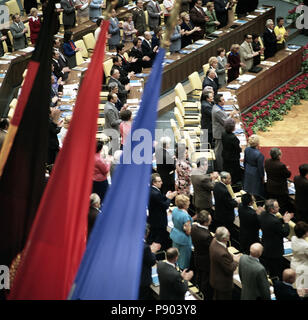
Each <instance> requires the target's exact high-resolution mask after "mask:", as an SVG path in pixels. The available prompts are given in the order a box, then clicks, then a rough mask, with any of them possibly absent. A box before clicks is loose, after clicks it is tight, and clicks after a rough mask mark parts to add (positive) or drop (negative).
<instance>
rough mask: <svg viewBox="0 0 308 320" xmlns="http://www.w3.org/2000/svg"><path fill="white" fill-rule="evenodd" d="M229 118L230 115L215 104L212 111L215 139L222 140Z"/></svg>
mask: <svg viewBox="0 0 308 320" xmlns="http://www.w3.org/2000/svg"><path fill="white" fill-rule="evenodd" d="M227 118H228V115H227V114H226V113H225V112H224V111H223V110H221V109H220V108H219V106H217V105H216V104H215V105H214V106H213V109H212V129H213V138H214V139H221V138H222V133H223V132H225V128H224V124H225V120H226V119H227Z"/></svg>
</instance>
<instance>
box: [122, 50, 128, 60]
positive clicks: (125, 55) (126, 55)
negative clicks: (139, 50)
mask: <svg viewBox="0 0 308 320" xmlns="http://www.w3.org/2000/svg"><path fill="white" fill-rule="evenodd" d="M123 57H124V58H125V59H126V60H127V61H128V59H129V56H128V53H127V52H124V54H123Z"/></svg>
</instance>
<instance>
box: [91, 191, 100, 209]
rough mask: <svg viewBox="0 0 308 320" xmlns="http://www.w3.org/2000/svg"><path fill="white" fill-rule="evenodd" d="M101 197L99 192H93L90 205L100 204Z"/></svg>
mask: <svg viewBox="0 0 308 320" xmlns="http://www.w3.org/2000/svg"><path fill="white" fill-rule="evenodd" d="M100 202H101V199H100V197H99V195H98V194H97V193H92V194H91V195H90V207H94V206H95V205H98V204H100Z"/></svg>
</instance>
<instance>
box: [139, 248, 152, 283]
mask: <svg viewBox="0 0 308 320" xmlns="http://www.w3.org/2000/svg"><path fill="white" fill-rule="evenodd" d="M155 263H156V256H155V254H154V253H153V252H152V251H151V248H150V246H149V245H148V244H147V243H146V242H144V247H143V260H142V269H141V278H140V287H148V286H150V284H151V283H152V267H153V266H154V265H155Z"/></svg>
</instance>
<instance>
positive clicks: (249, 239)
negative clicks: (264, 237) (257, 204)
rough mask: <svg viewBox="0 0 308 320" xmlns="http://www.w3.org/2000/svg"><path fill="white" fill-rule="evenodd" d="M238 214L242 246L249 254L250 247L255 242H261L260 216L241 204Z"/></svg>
mask: <svg viewBox="0 0 308 320" xmlns="http://www.w3.org/2000/svg"><path fill="white" fill-rule="evenodd" d="M238 213H239V218H240V226H241V227H240V245H241V250H242V251H243V252H244V253H249V248H250V246H251V245H252V244H253V243H255V242H260V239H259V229H260V223H259V219H258V215H257V213H256V211H255V210H254V209H252V208H251V207H246V206H243V204H239V207H238Z"/></svg>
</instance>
